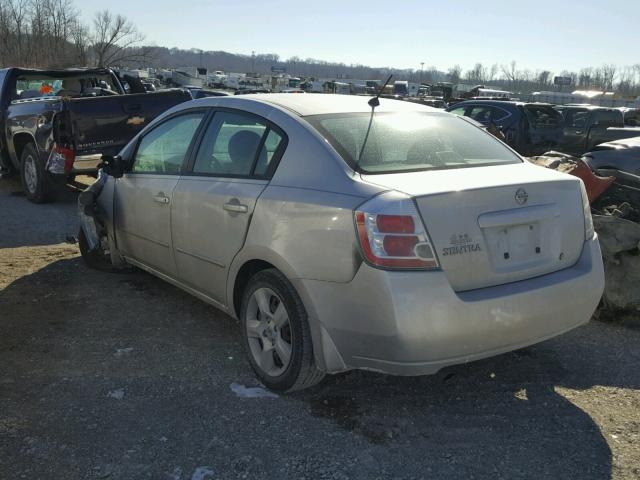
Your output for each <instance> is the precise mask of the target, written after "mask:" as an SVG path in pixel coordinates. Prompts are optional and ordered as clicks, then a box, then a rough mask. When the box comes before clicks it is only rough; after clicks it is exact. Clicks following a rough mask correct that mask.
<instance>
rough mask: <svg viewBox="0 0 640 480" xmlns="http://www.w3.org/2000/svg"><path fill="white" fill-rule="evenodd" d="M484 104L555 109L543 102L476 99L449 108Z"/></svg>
mask: <svg viewBox="0 0 640 480" xmlns="http://www.w3.org/2000/svg"><path fill="white" fill-rule="evenodd" d="M471 103H473V104H478V103H479V104H482V105H495V106H498V107H499V106H501V105H521V106H525V105H533V106H540V107H553V105H552V104H551V103H542V102H519V101H515V100H480V99H477V100H474V99H470V100H463V101H462V102H458V103H455V104H453V105H451V107H449V108H455V107H457V106H460V105H469V104H471Z"/></svg>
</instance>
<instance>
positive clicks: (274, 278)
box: [240, 269, 324, 392]
mask: <svg viewBox="0 0 640 480" xmlns="http://www.w3.org/2000/svg"><path fill="white" fill-rule="evenodd" d="M240 322H241V324H242V332H243V339H244V345H245V349H246V351H247V355H248V357H249V362H250V363H251V367H252V368H253V370H254V372H255V373H256V375H257V376H258V377H259V378H260V380H261V381H262V383H264V385H265V386H267V387H268V388H270V389H271V390H275V391H280V392H290V391H294V390H302V389H304V388H308V387H311V386H313V385H315V384H316V383H318V382H320V381H321V380H322V379H323V378H324V372H322V371H320V370H319V369H318V367H317V366H316V363H315V358H314V356H313V344H312V342H311V331H310V329H309V324H308V322H307V311H306V310H305V308H304V305H303V304H302V300H301V299H300V297H299V295H298V293H297V292H296V290H295V289H294V288H293V285H291V283H290V282H289V280H287V278H286V277H285V276H284V275H283V274H282V273H280V272H279V271H278V270H276V269H269V270H262V271H260V272H258V273H256V274H255V275H254V276H253V277H252V278H251V280H249V284H248V286H247V288H246V289H245V291H244V294H243V296H242V304H241V308H240Z"/></svg>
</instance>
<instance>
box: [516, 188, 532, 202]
mask: <svg viewBox="0 0 640 480" xmlns="http://www.w3.org/2000/svg"><path fill="white" fill-rule="evenodd" d="M515 198H516V203H517V204H518V205H524V204H525V203H527V200H529V194H528V193H527V191H526V190H525V189H524V188H519V189H518V190H517V191H516V195H515Z"/></svg>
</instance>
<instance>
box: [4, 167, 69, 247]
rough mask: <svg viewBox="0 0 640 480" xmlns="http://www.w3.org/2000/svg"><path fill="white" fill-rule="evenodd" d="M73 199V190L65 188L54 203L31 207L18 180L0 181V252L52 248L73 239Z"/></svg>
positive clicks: (32, 204)
mask: <svg viewBox="0 0 640 480" xmlns="http://www.w3.org/2000/svg"><path fill="white" fill-rule="evenodd" d="M77 197H78V191H77V190H73V189H71V188H66V189H64V190H61V191H60V193H59V195H58V196H57V198H56V201H55V202H54V203H45V204H35V203H31V202H30V201H29V200H28V199H27V197H26V196H25V194H24V192H23V190H22V186H21V184H20V178H19V177H16V176H12V177H9V178H6V177H3V178H1V179H0V248H15V247H26V246H37V245H53V244H58V243H62V242H65V241H66V240H68V237H70V236H76V235H77V234H78V225H79V223H78V215H77V207H76V205H77ZM25 219H27V221H25Z"/></svg>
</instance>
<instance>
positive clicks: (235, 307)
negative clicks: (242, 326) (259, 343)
mask: <svg viewBox="0 0 640 480" xmlns="http://www.w3.org/2000/svg"><path fill="white" fill-rule="evenodd" d="M268 268H275V269H276V270H279V271H280V272H281V273H282V274H283V275H284V276H285V277H287V279H289V280H291V279H292V278H296V274H295V270H294V269H293V267H292V266H291V265H289V263H288V262H287V261H286V260H285V259H284V258H282V257H281V256H280V255H278V254H277V253H275V252H274V251H272V250H270V249H268V248H264V247H256V248H251V249H245V250H243V251H241V252H240V253H239V254H238V255H237V256H236V257H235V258H234V259H233V262H232V263H231V268H230V269H229V274H228V276H227V305H228V306H229V312H230V313H231V314H232V315H233V316H234V317H235V318H239V315H240V301H241V300H242V292H243V291H244V288H245V287H246V286H247V283H248V282H249V279H250V278H251V277H252V276H253V275H255V274H256V273H257V272H259V271H260V270H265V269H268ZM299 294H300V292H299ZM301 296H302V295H301Z"/></svg>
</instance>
